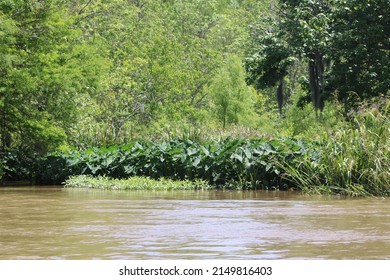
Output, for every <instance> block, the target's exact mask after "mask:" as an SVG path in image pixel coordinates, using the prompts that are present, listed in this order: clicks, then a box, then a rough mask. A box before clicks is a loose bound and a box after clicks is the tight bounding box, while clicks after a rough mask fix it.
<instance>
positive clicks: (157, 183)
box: [65, 175, 212, 190]
mask: <svg viewBox="0 0 390 280" xmlns="http://www.w3.org/2000/svg"><path fill="white" fill-rule="evenodd" d="M65 187H68V188H89V189H103V190H208V189H211V188H212V187H211V186H210V185H209V184H207V182H205V181H202V180H194V181H189V180H171V179H166V178H160V179H158V180H154V179H151V178H148V177H138V176H134V177H130V178H127V179H114V178H108V177H105V176H97V177H94V176H90V175H78V176H71V177H69V178H68V179H67V180H66V181H65Z"/></svg>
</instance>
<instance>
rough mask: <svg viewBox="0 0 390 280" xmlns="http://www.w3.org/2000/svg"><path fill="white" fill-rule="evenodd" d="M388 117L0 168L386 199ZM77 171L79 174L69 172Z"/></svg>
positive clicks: (25, 159) (13, 155)
mask: <svg viewBox="0 0 390 280" xmlns="http://www.w3.org/2000/svg"><path fill="white" fill-rule="evenodd" d="M389 122H390V121H389V118H387V117H385V116H374V115H370V114H368V115H366V116H365V117H364V118H361V119H360V120H356V121H355V122H354V123H351V126H349V127H347V128H340V129H338V130H333V131H330V132H328V133H326V134H325V133H324V134H323V135H321V137H320V139H321V140H320V141H316V142H315V141H307V140H306V141H304V140H299V139H292V138H274V139H231V138H226V139H215V140H203V141H193V140H190V139H175V140H170V141H166V142H160V143H154V142H148V141H134V142H131V143H127V144H124V145H113V146H109V147H94V148H90V149H86V150H76V149H72V150H68V151H65V152H56V153H52V154H49V155H46V156H37V155H34V154H28V153H23V151H16V152H15V151H14V152H12V151H10V152H9V153H7V154H6V155H5V159H4V160H3V162H2V166H3V168H2V172H3V177H4V180H5V181H9V182H12V181H19V180H28V181H31V182H35V183H36V184H63V183H64V182H68V183H67V184H68V185H77V187H89V186H92V185H93V184H95V183H96V184H97V185H98V186H99V187H102V188H110V186H114V188H117V187H116V186H115V185H118V186H119V187H118V188H125V189H126V188H129V189H131V188H132V187H126V186H132V185H137V184H138V185H145V186H146V188H147V189H149V188H150V189H153V186H157V188H163V189H170V188H173V189H176V188H184V189H187V188H188V189H197V188H207V189H208V188H215V189H239V190H247V189H264V190H287V189H291V188H293V189H296V190H300V191H302V192H303V193H312V194H340V195H346V196H377V197H382V196H383V197H385V196H390V123H389ZM78 175H86V176H85V177H83V176H81V177H74V176H78ZM102 178H105V179H104V180H106V181H103V179H102ZM108 178H111V179H108ZM87 179H88V182H87V181H86V180H87ZM72 180H73V181H72ZM100 180H102V181H100ZM107 180H108V181H107ZM128 180H141V181H133V182H129V181H128ZM69 182H72V184H69ZM91 182H94V183H91ZM113 182H115V184H113ZM164 184H167V186H163V185H164Z"/></svg>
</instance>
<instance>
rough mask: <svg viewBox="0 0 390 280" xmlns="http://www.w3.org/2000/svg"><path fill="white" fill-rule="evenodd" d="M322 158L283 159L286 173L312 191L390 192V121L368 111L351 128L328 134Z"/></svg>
mask: <svg viewBox="0 0 390 280" xmlns="http://www.w3.org/2000/svg"><path fill="white" fill-rule="evenodd" d="M318 149H319V151H318V152H319V153H318V155H319V157H317V158H313V154H305V155H304V156H303V157H301V158H296V160H295V162H291V163H284V162H279V163H278V165H279V166H280V167H282V169H283V170H284V172H285V174H284V176H285V177H286V178H288V179H289V180H290V181H292V182H294V183H295V184H296V185H297V186H299V187H300V188H301V189H302V190H303V191H304V192H308V193H324V192H325V193H338V194H343V195H349V196H371V195H372V196H389V195H390V120H389V118H388V117H386V116H383V115H380V114H373V113H367V114H366V115H365V116H363V117H358V118H356V119H355V120H354V121H353V123H352V125H351V126H350V127H349V128H345V129H339V130H336V131H333V132H332V133H328V134H327V135H325V137H324V139H323V141H322V143H321V145H320V146H319V147H318Z"/></svg>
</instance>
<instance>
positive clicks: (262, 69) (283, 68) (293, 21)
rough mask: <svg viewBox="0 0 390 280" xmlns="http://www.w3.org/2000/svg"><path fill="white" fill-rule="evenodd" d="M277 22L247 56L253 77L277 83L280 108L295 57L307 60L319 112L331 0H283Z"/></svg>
mask: <svg viewBox="0 0 390 280" xmlns="http://www.w3.org/2000/svg"><path fill="white" fill-rule="evenodd" d="M273 8H274V9H278V12H277V15H278V20H279V21H278V23H277V25H276V26H272V27H271V28H269V29H270V32H268V34H267V35H266V36H263V37H262V38H261V39H260V40H259V41H258V42H259V43H260V46H259V50H260V51H259V52H258V53H257V54H255V56H252V58H250V59H249V60H248V62H249V63H248V66H247V68H248V70H249V72H250V73H251V74H250V75H251V76H250V81H252V82H253V78H255V82H256V80H257V83H258V84H259V85H260V86H263V87H264V86H275V85H277V84H278V89H277V97H278V98H277V100H278V103H279V111H280V112H281V104H282V101H281V99H282V93H283V78H284V77H285V76H286V75H287V73H288V71H289V68H290V66H291V65H292V62H293V61H294V60H300V61H302V62H305V63H307V65H308V66H307V69H308V71H307V73H308V81H309V85H310V93H311V98H312V103H313V106H314V109H315V112H316V115H317V116H318V110H322V109H323V98H324V94H325V91H324V89H325V80H324V75H325V70H326V69H325V66H326V64H327V63H326V60H327V57H326V54H327V48H328V42H329V37H330V31H329V28H330V22H331V18H330V12H331V6H330V1H312V0H300V1H295V0H281V1H280V3H279V6H275V7H273Z"/></svg>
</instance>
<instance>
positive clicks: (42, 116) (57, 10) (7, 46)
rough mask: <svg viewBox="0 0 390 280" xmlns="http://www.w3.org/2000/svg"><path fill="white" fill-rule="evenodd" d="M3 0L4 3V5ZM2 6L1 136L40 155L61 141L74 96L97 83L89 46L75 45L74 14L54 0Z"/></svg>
mask: <svg viewBox="0 0 390 280" xmlns="http://www.w3.org/2000/svg"><path fill="white" fill-rule="evenodd" d="M7 3H8V4H7ZM2 4H3V5H1V6H0V7H1V9H2V10H1V12H0V15H1V18H2V21H1V25H3V27H1V29H3V30H4V31H5V32H7V33H8V35H9V37H8V39H6V40H1V41H0V49H4V50H5V52H4V56H2V57H3V58H2V59H5V60H6V61H8V62H7V63H5V64H4V65H2V66H0V67H1V70H0V71H1V72H2V75H1V77H0V89H1V90H0V100H1V102H0V103H1V106H0V114H1V116H2V129H1V131H0V132H1V141H2V149H3V151H4V150H5V149H7V148H10V147H13V148H19V149H30V150H32V151H34V152H37V153H41V154H44V153H46V152H47V151H48V150H53V149H55V148H57V147H58V146H59V145H61V144H62V143H63V142H64V141H65V140H66V137H67V133H69V131H70V129H71V127H72V124H73V122H74V118H75V114H76V113H77V103H76V101H77V98H78V96H79V95H80V94H81V93H82V92H88V91H89V90H90V89H91V88H93V87H94V85H95V84H96V79H98V75H97V74H98V72H99V70H98V69H99V67H95V68H94V67H91V66H92V65H93V64H94V63H91V61H92V60H93V59H95V56H94V55H93V50H92V49H91V48H89V47H88V46H86V45H84V44H82V43H81V44H80V40H79V34H80V32H79V30H77V29H73V28H71V27H73V26H72V22H73V20H74V18H73V17H72V16H70V15H69V14H68V13H67V10H66V9H64V6H63V5H61V3H60V2H59V1H54V0H53V1H17V2H5V3H2Z"/></svg>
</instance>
